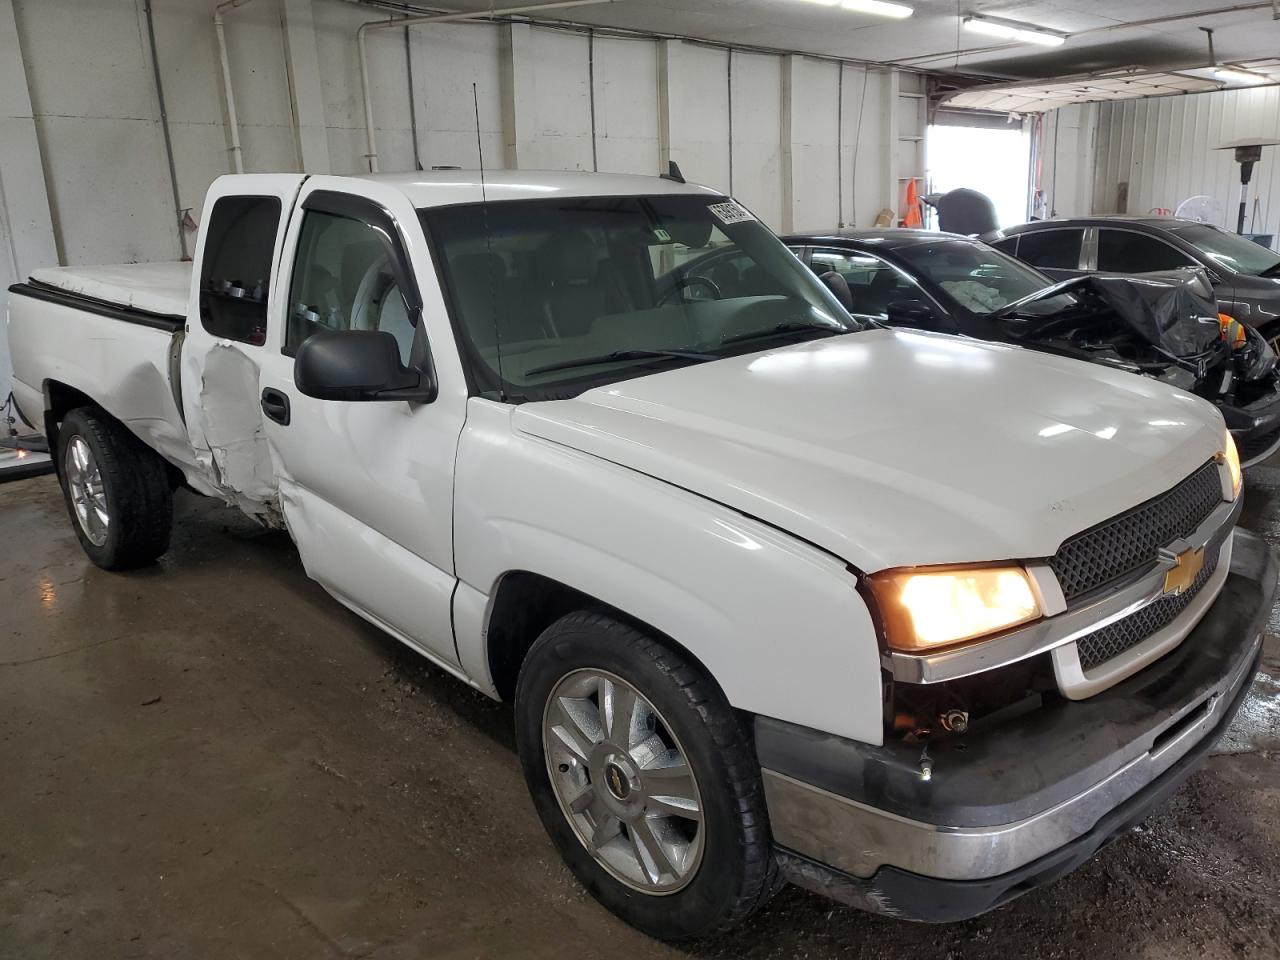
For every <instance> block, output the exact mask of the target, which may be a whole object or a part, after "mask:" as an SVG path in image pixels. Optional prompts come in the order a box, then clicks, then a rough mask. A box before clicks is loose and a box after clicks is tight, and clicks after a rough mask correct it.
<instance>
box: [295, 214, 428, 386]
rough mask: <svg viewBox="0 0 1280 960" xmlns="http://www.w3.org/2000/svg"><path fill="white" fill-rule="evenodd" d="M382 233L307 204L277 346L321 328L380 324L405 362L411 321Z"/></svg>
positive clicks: (297, 342) (371, 327) (362, 327)
mask: <svg viewBox="0 0 1280 960" xmlns="http://www.w3.org/2000/svg"><path fill="white" fill-rule="evenodd" d="M391 258H392V251H391V249H390V248H389V247H388V245H387V240H386V236H385V234H383V233H382V232H381V231H379V230H377V229H375V228H374V227H372V226H370V225H369V224H367V223H364V222H362V221H360V220H352V219H350V218H349V217H340V216H337V215H336V214H332V213H325V212H323V211H320V210H308V211H307V212H306V213H305V214H304V216H303V220H302V229H301V231H300V232H299V235H298V249H297V252H296V254H295V255H294V261H293V276H292V277H291V279H290V282H289V323H288V328H287V330H286V331H285V343H284V350H283V352H284V353H285V354H286V355H287V356H290V357H292V356H294V355H295V354H296V353H297V352H298V347H299V346H301V345H302V341H304V340H306V339H307V337H309V336H311V335H312V334H313V333H318V332H319V331H321V330H386V331H388V332H389V333H391V334H393V335H394V336H395V338H396V342H397V343H398V344H399V345H400V359H401V360H402V361H404V362H405V363H408V362H409V351H410V349H411V347H412V346H413V324H412V322H411V321H410V319H409V311H408V308H407V307H406V305H405V301H404V297H403V296H402V295H401V292H400V286H399V284H398V283H397V282H396V277H395V272H394V270H393V269H392V260H391Z"/></svg>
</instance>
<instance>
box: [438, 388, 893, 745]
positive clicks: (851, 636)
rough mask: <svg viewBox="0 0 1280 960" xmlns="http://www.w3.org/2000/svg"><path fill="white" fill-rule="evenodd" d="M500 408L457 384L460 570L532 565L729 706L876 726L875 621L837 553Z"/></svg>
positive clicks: (869, 737)
mask: <svg viewBox="0 0 1280 960" xmlns="http://www.w3.org/2000/svg"><path fill="white" fill-rule="evenodd" d="M509 410H510V408H508V407H505V406H503V405H500V404H494V403H490V402H488V401H482V400H473V401H472V403H471V409H470V411H469V415H468V420H467V427H466V429H465V430H464V432H463V435H462V438H461V443H460V448H459V454H458V461H457V472H456V494H455V556H456V564H457V573H458V577H459V579H460V580H462V581H463V583H464V584H466V585H468V586H469V587H471V588H473V589H474V590H476V591H477V592H479V593H481V594H484V595H486V596H487V595H491V594H492V591H493V590H494V589H495V587H496V585H497V583H498V582H499V580H500V579H501V578H502V576H503V575H504V574H505V573H507V572H508V571H512V570H526V571H531V572H534V573H538V574H541V575H543V576H545V577H548V578H550V579H552V580H555V581H558V582H560V583H563V584H565V585H567V586H570V587H573V588H574V589H576V590H579V591H581V592H583V593H586V594H589V595H590V596H592V597H594V598H596V599H598V600H600V601H602V602H604V603H607V604H609V605H611V606H613V607H616V608H617V609H619V610H621V611H623V612H625V613H627V614H628V615H630V616H632V617H634V618H636V619H638V620H640V621H643V622H644V623H647V624H649V625H650V626H652V627H653V628H654V629H656V630H658V631H661V632H662V633H664V634H667V635H668V636H670V637H672V638H674V639H675V640H676V641H677V642H679V643H680V644H681V645H682V646H683V647H684V648H685V649H687V650H688V651H689V652H690V653H691V654H693V656H695V657H697V658H698V660H699V661H700V662H701V663H702V665H703V666H704V667H705V668H706V669H707V670H708V671H709V672H710V674H711V675H712V676H713V677H714V678H715V680H716V681H717V682H718V683H719V684H720V686H721V688H722V689H723V690H724V692H725V695H726V696H727V697H728V699H729V702H730V703H731V704H733V706H734V707H737V708H739V709H742V710H746V711H750V712H751V713H756V714H760V715H763V716H768V717H775V718H777V719H780V720H787V721H789V722H791V723H797V724H801V725H803V726H806V727H812V728H814V729H817V730H821V731H825V732H829V733H833V734H837V735H839V736H843V737H849V738H851V739H856V740H860V741H863V742H865V743H872V744H879V743H880V742H881V736H882V714H881V692H880V691H881V687H880V662H879V648H878V644H877V641H876V634H875V627H874V625H873V623H872V621H871V617H870V614H869V613H868V611H867V609H866V606H865V604H864V603H863V601H862V598H861V597H860V596H859V594H858V591H857V589H856V578H855V576H854V574H853V573H852V572H851V571H850V570H849V569H848V568H847V566H846V565H845V563H844V562H843V561H841V560H839V559H838V558H836V557H833V556H832V555H830V554H828V553H826V552H824V551H822V550H819V549H818V548H816V547H813V546H811V545H809V544H807V543H804V542H803V541H800V540H798V539H796V538H794V537H792V536H790V535H788V534H786V533H783V532H782V531H779V530H777V529H775V528H773V527H770V526H768V525H766V524H763V523H761V522H759V521H756V520H754V519H752V518H749V517H746V516H743V515H742V514H740V513H737V512H735V511H733V510H731V509H729V508H728V507H725V506H722V505H720V504H718V503H715V502H712V501H709V500H706V499H704V498H702V497H700V496H697V495H696V494H693V493H690V492H689V491H686V490H682V489H680V488H678V487H674V486H672V485H670V484H667V483H664V482H662V481H659V480H656V479H654V478H652V477H649V476H646V475H644V474H641V473H637V472H635V471H633V470H630V469H627V468H625V467H621V466H618V465H616V464H613V463H609V462H607V461H603V460H600V459H598V458H595V457H592V456H589V455H586V454H582V453H579V452H577V451H574V450H572V449H570V448H567V447H563V446H560V445H557V444H554V443H551V442H548V441H545V440H539V439H536V438H532V437H528V436H525V435H522V434H519V433H514V432H513V431H512V430H511V428H510V417H509ZM458 642H459V646H460V648H461V647H462V646H463V645H466V644H483V642H484V641H483V638H482V636H480V635H476V636H459V638H458ZM459 653H460V655H461V656H462V659H463V661H464V662H466V661H467V660H469V659H471V658H470V657H468V656H467V653H466V652H464V651H463V650H462V649H460V650H459Z"/></svg>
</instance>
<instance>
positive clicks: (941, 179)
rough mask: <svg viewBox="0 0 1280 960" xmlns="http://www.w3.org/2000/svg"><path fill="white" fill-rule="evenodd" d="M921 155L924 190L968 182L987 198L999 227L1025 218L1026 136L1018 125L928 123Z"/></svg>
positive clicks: (1028, 150)
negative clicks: (925, 175) (925, 179)
mask: <svg viewBox="0 0 1280 960" xmlns="http://www.w3.org/2000/svg"><path fill="white" fill-rule="evenodd" d="M925 156H926V162H927V165H928V184H929V192H931V193H946V192H947V191H948V190H955V189H957V188H958V187H968V188H969V189H970V190H977V191H978V192H979V193H984V194H986V195H987V196H988V197H990V198H991V202H992V203H994V204H995V208H996V220H997V221H998V223H999V225H1000V226H1001V227H1008V226H1012V225H1013V224H1015V223H1022V222H1024V221H1025V220H1026V219H1027V211H1028V209H1029V208H1028V198H1029V184H1030V170H1031V138H1030V136H1028V135H1027V134H1026V133H1024V132H1023V130H1022V128H1021V127H1018V126H1010V127H999V128H989V127H974V126H955V125H952V124H932V125H931V126H930V127H929V129H928V132H927V134H926V139H925Z"/></svg>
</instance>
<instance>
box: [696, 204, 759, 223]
mask: <svg viewBox="0 0 1280 960" xmlns="http://www.w3.org/2000/svg"><path fill="white" fill-rule="evenodd" d="M707 209H708V210H710V211H711V215H712V216H713V217H715V218H716V219H717V220H719V221H720V222H721V223H723V224H724V225H725V226H726V227H727V226H730V225H731V224H735V223H742V222H744V221H746V220H754V219H755V217H753V216H752V215H751V214H750V213H749V212H748V211H747V208H746V207H744V206H742V205H741V204H739V203H737V202H736V201H734V200H729V201H727V202H726V203H712V204H709V205H708V206H707Z"/></svg>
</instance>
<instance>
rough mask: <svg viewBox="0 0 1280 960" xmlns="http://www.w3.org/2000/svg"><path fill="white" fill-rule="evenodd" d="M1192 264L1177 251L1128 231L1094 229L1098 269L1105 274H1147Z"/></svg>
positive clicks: (1189, 259)
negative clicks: (1096, 236) (1096, 237)
mask: <svg viewBox="0 0 1280 960" xmlns="http://www.w3.org/2000/svg"><path fill="white" fill-rule="evenodd" d="M1191 266H1195V264H1194V263H1192V261H1191V258H1190V257H1188V256H1187V255H1186V254H1185V253H1183V252H1182V251H1181V250H1178V249H1177V248H1176V247H1173V246H1170V245H1169V244H1167V243H1165V242H1164V241H1163V240H1160V239H1158V238H1156V237H1149V236H1147V235H1146V234H1144V233H1134V232H1133V231H1131V230H1099V231H1098V269H1099V270H1101V271H1104V272H1107V273H1150V272H1152V271H1155V270H1176V269H1177V268H1178V267H1191Z"/></svg>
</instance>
